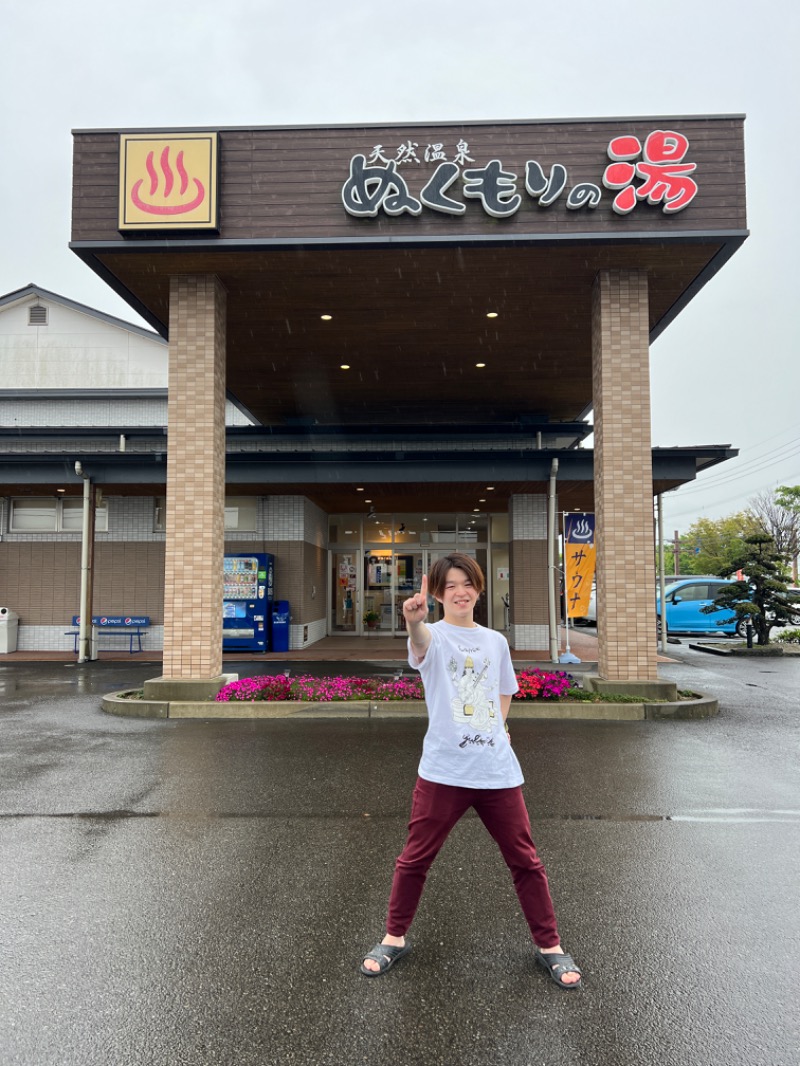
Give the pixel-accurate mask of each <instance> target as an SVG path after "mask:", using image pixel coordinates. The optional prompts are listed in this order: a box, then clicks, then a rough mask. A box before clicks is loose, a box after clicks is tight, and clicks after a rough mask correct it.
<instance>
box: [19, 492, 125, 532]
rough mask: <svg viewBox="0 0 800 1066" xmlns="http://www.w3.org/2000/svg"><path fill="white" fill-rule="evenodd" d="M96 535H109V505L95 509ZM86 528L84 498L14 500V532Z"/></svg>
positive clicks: (65, 530)
mask: <svg viewBox="0 0 800 1066" xmlns="http://www.w3.org/2000/svg"><path fill="white" fill-rule="evenodd" d="M94 516H95V532H96V533H106V532H108V505H107V504H105V503H102V504H101V505H100V506H99V507H96V508H95V512H94ZM82 528H83V499H82V498H80V497H78V498H75V497H72V498H70V499H65V500H60V499H58V498H57V497H56V498H52V497H44V498H34V497H32V498H30V499H24V500H12V501H11V524H10V526H9V530H10V532H12V533H80V532H81V530H82Z"/></svg>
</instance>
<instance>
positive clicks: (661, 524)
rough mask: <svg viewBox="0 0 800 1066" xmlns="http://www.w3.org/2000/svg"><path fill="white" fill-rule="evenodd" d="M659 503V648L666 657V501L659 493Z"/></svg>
mask: <svg viewBox="0 0 800 1066" xmlns="http://www.w3.org/2000/svg"><path fill="white" fill-rule="evenodd" d="M656 499H657V501H658V586H659V602H660V603H661V636H660V638H659V646H660V649H661V654H662V655H666V652H667V636H668V634H667V605H666V603H665V601H664V590H665V589H666V578H665V576H664V501H663V498H662V496H661V493H660V492H659V494H658V496H657V497H656Z"/></svg>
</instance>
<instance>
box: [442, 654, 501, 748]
mask: <svg viewBox="0 0 800 1066" xmlns="http://www.w3.org/2000/svg"><path fill="white" fill-rule="evenodd" d="M490 665H491V660H490V659H488V658H486V659H484V660H483V669H482V670H481V672H480V673H476V671H475V663H474V662H473V660H472V657H471V656H470V655H467V657H466V658H465V659H464V669H463V672H462V674H461V676H460V677H459V676H458V663H457V662H456V660H455V659H454V658H451V659H450V661H449V662H448V664H447V668H448V673H449V674H450V680H451V681H452V683H453V687H454V688H455V693H456V694H455V695H454V696H453V698H452V699H451V700H450V709H451V711H452V712H453V721H454V722H458V723H459V725H469V726H471V727H472V728H473V729H477V730H478V731H479V732H483V733H491V731H492V726H493V725H494V722H495V707H494V700H492V699H490V696H489V693H490V687H489V682H488V679H487V676H486V675H487V673H488V672H489V667H490Z"/></svg>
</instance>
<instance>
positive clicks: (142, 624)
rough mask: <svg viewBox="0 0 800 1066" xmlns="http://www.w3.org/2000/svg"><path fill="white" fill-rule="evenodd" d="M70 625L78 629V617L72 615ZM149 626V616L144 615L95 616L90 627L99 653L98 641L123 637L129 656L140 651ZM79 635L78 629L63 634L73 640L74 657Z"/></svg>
mask: <svg viewBox="0 0 800 1066" xmlns="http://www.w3.org/2000/svg"><path fill="white" fill-rule="evenodd" d="M72 624H73V626H78V627H80V624H81V619H80V615H77V614H74V615H73V616H72ZM149 625H150V616H149V615H146V614H145V615H124V614H118V615H106V614H100V615H95V616H93V617H92V627H93V628H94V630H95V635H94V637H95V642H96V643H95V646H96V648H97V650H98V651H99V650H100V641H101V640H104V639H105V638H106V637H108V638H112V637H123V638H124V639H125V640H127V641H128V652H129V653H130V654H131V655H135V654H137V653H138V652H140V651H142V638H143V637H144V636H146V634H147V629H148V627H149ZM80 635H81V631H80V628H78V629H67V630H65V632H64V636H66V637H72V638H73V643H74V648H73V650H74V652H75V654H76V655H77V654H78V641H79V640H80ZM134 645H135V647H134Z"/></svg>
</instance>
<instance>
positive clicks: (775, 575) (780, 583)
mask: <svg viewBox="0 0 800 1066" xmlns="http://www.w3.org/2000/svg"><path fill="white" fill-rule="evenodd" d="M783 562H784V558H783V556H782V555H781V553H780V552H779V551H778V550H777V548H776V547H775V541H774V540H773V538H772V537H770V536H769V535H768V534H766V533H751V534H750V535H748V536H745V537H743V538H742V544H741V548H740V549H739V550H738V551H737V552H736V553H735V554H734V555H733V556H732V557H731V559H730V561H729V563H728V564H727V565H726V566H725V567H724V568H723V569H722V570H721V571H720V576H721V577H732V576H733V575H734V574H735V573H736V572H737V570H741V571H742V572H743V573H744V580H743V581H733V582H731V584H730V585H725V586H723V587H722V588H721V589H720V590H719V592H718V593H717V597H716V599H715V600H714V602H713V604H711V605H710V606H708V607H703V608H702V610H703V613H704V614H711V613H712V612H714V611H717V610H720V609H724V610H726V611H728V612H731V611H733V612H734V614H735V615H736V616H737V618H739V619H740V620H741V621H745V622H746V621H747V619H748V618H749V619H750V621H751V623H752V625H753V629H754V630H755V633H756V635H757V637H758V643H759V644H760V645H765V644H769V633H770V629H771V628H772V627H773V626H780V625H789V624H791V623H792V622H793V621H794V619H795V617H796V615H797V612H798V610H800V603H798V600H797V599H796V598H794V597H792V596H791V594H790V593H789V592H788V590H787V587H786V581H785V580H784V578H783V576H782V571H783Z"/></svg>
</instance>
